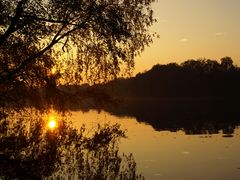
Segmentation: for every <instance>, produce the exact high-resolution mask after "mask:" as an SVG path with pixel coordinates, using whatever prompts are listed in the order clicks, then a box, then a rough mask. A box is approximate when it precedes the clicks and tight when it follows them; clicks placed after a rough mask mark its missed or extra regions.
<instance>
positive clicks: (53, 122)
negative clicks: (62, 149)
mask: <svg viewBox="0 0 240 180" xmlns="http://www.w3.org/2000/svg"><path fill="white" fill-rule="evenodd" d="M47 125H48V128H49V129H52V130H53V129H55V128H56V127H57V120H56V117H54V116H50V117H49V118H48V124H47Z"/></svg>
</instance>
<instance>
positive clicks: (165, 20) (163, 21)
mask: <svg viewBox="0 0 240 180" xmlns="http://www.w3.org/2000/svg"><path fill="white" fill-rule="evenodd" d="M158 22H160V23H166V22H168V20H167V19H160V20H158Z"/></svg>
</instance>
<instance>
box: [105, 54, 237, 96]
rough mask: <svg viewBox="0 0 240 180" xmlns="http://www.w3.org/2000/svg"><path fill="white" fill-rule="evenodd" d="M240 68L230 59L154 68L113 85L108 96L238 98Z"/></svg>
mask: <svg viewBox="0 0 240 180" xmlns="http://www.w3.org/2000/svg"><path fill="white" fill-rule="evenodd" d="M239 81H240V68H239V67H237V66H235V65H234V64H233V60H232V59H231V58H230V57H224V58H222V59H221V62H218V61H216V60H210V59H199V60H194V59H192V60H187V61H185V62H183V63H181V64H180V65H179V64H176V63H170V64H166V65H160V64H158V65H155V66H153V67H152V69H151V70H149V71H147V72H144V73H139V74H137V75H136V77H132V78H128V79H119V80H116V81H112V82H111V83H109V84H107V85H106V86H105V89H107V90H108V91H109V92H111V91H110V90H109V89H111V85H112V84H115V92H114V95H117V96H123V97H126V96H128V97H139V98H142V97H153V98H156V97H170V98H175V97H208V98H209V97H239V91H240V85H239Z"/></svg>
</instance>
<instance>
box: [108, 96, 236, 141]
mask: <svg viewBox="0 0 240 180" xmlns="http://www.w3.org/2000/svg"><path fill="white" fill-rule="evenodd" d="M238 102H239V100H238V99H200V98H199V99H197V98H195V99H186V98H185V99H184V98H183V99H161V100H156V99H128V100H125V101H124V102H123V103H120V104H119V106H118V107H117V108H112V107H111V108H109V107H108V108H106V109H105V110H106V111H108V112H110V113H111V114H113V115H116V116H118V117H133V118H135V119H136V120H137V121H138V122H144V123H147V124H150V125H151V126H152V127H153V128H154V129H155V130H157V131H165V130H168V131H172V132H177V131H179V130H183V131H184V132H185V133H186V134H189V135H190V134H218V133H219V131H223V133H224V134H226V136H225V137H227V136H228V137H230V136H231V135H232V134H233V133H234V129H235V128H236V127H237V126H239V125H240V109H239V108H238Z"/></svg>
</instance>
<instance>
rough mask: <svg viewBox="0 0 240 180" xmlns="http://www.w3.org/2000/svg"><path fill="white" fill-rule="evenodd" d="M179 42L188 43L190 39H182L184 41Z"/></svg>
mask: <svg viewBox="0 0 240 180" xmlns="http://www.w3.org/2000/svg"><path fill="white" fill-rule="evenodd" d="M179 41H180V42H188V41H189V39H187V38H182V39H180V40H179Z"/></svg>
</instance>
